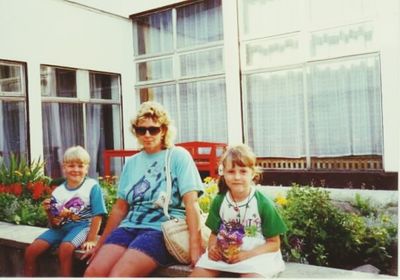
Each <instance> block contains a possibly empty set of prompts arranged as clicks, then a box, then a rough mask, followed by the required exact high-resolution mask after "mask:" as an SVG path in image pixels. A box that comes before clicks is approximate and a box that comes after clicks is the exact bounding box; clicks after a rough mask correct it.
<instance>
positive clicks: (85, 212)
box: [24, 146, 106, 277]
mask: <svg viewBox="0 0 400 280" xmlns="http://www.w3.org/2000/svg"><path fill="white" fill-rule="evenodd" d="M89 163H90V156H89V154H88V152H87V151H86V150H85V149H84V148H82V147H81V146H74V147H70V148H69V149H67V150H66V151H65V154H64V158H63V165H62V168H63V172H64V176H65V178H66V180H65V182H64V183H62V184H61V185H59V186H58V187H57V188H56V189H55V190H54V191H53V193H52V196H51V198H48V199H45V200H44V201H43V207H44V209H45V210H46V212H47V216H48V218H49V224H50V229H48V230H47V231H45V232H44V233H43V234H41V235H40V236H39V237H38V238H37V239H36V240H35V241H34V242H33V243H32V244H31V245H30V246H29V247H28V248H27V249H26V251H25V268H24V274H25V276H28V277H32V276H36V273H37V271H36V270H37V268H36V260H37V258H38V257H39V256H40V255H41V254H42V253H44V252H45V251H46V250H47V249H49V248H50V247H52V246H59V250H58V253H59V260H60V276H62V277H68V276H71V274H72V262H73V258H72V257H73V253H74V250H75V249H76V248H79V247H82V249H84V250H90V249H92V248H93V247H94V245H95V243H96V237H97V234H98V231H99V229H100V225H101V221H102V215H104V214H106V208H105V203H104V198H103V194H102V191H101V187H100V185H99V183H98V182H97V181H96V180H94V179H92V178H89V177H87V173H88V169H89Z"/></svg>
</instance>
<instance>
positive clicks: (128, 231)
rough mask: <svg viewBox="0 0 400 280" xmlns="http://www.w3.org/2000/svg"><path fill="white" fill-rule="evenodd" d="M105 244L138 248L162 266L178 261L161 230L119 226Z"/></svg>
mask: <svg viewBox="0 0 400 280" xmlns="http://www.w3.org/2000/svg"><path fill="white" fill-rule="evenodd" d="M105 244H116V245H120V246H123V247H126V248H129V249H135V250H138V251H140V252H142V253H145V254H146V255H148V256H150V257H151V258H153V259H154V260H155V261H156V262H157V263H158V265H161V266H167V265H170V264H172V263H174V262H176V261H175V260H174V258H173V257H172V256H171V255H170V254H169V253H168V250H167V248H166V247H165V243H164V236H163V233H162V231H159V230H155V229H149V228H145V229H137V228H124V227H119V228H117V229H115V230H114V231H113V232H111V234H110V235H109V236H108V237H107V239H106V241H105Z"/></svg>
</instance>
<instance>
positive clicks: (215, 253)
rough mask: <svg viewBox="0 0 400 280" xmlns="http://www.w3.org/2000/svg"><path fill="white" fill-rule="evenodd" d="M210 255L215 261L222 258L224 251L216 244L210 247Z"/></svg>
mask: <svg viewBox="0 0 400 280" xmlns="http://www.w3.org/2000/svg"><path fill="white" fill-rule="evenodd" d="M208 257H209V258H210V259H211V260H213V261H219V260H222V253H221V251H220V250H219V247H218V246H216V245H214V246H210V247H209V248H208Z"/></svg>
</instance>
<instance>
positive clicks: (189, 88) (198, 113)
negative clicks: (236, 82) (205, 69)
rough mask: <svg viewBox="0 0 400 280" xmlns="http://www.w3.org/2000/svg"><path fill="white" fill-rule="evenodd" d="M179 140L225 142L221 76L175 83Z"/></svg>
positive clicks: (223, 83)
mask: <svg viewBox="0 0 400 280" xmlns="http://www.w3.org/2000/svg"><path fill="white" fill-rule="evenodd" d="M179 88H180V91H179V102H180V112H181V116H180V122H179V123H180V131H179V133H180V138H179V140H180V142H187V141H210V142H227V118H226V114H227V113H226V93H225V81H224V79H217V80H208V81H198V82H191V83H182V84H180V85H179Z"/></svg>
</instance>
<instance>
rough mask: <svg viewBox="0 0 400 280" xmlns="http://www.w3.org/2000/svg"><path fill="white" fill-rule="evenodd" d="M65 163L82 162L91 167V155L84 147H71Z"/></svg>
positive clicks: (67, 151)
mask: <svg viewBox="0 0 400 280" xmlns="http://www.w3.org/2000/svg"><path fill="white" fill-rule="evenodd" d="M63 162H64V163H68V162H81V163H83V164H87V165H89V163H90V155H89V153H88V152H87V151H86V150H85V149H84V148H83V147H82V146H73V147H69V148H68V149H67V150H66V151H65V153H64V158H63Z"/></svg>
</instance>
